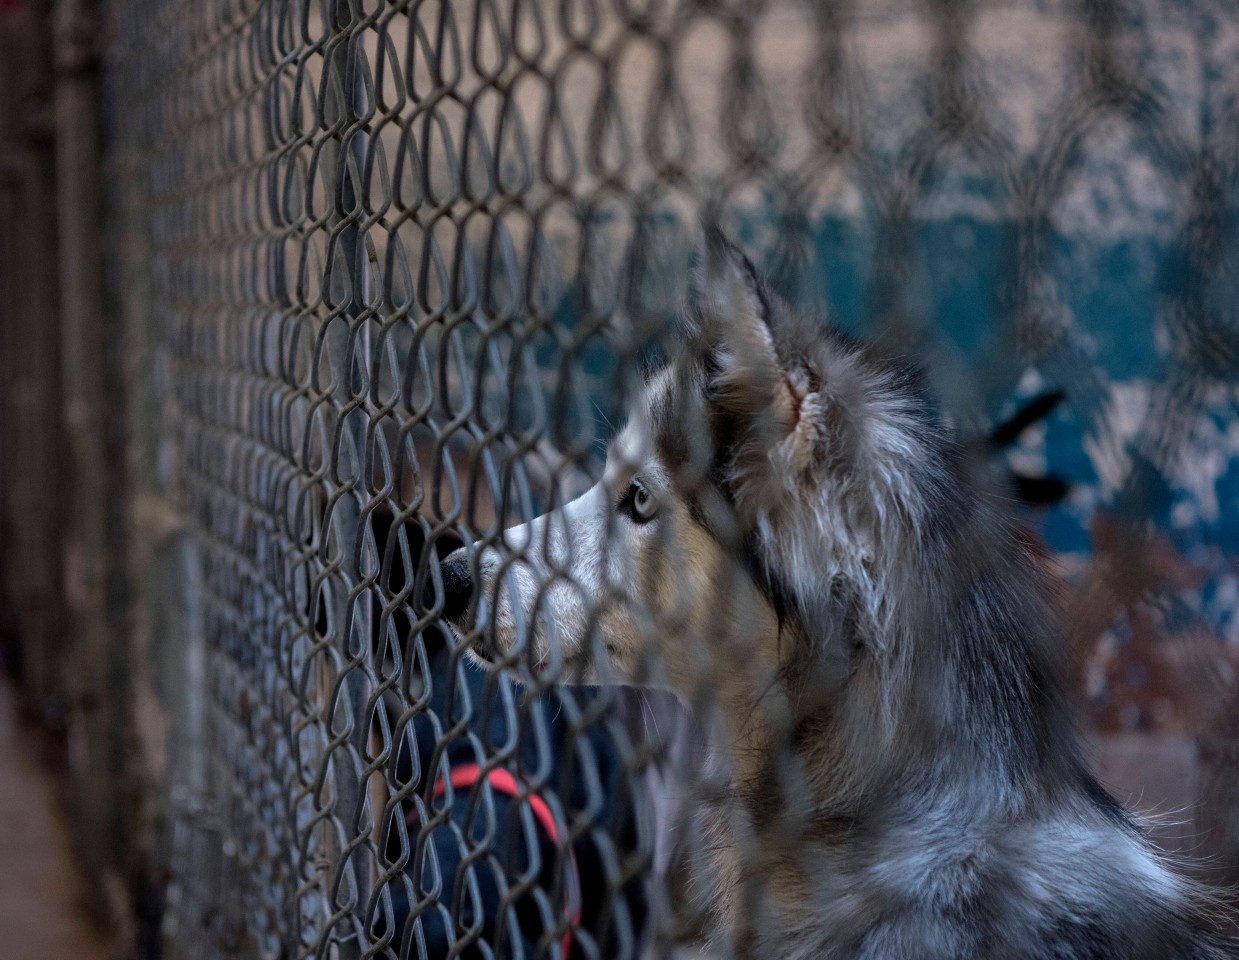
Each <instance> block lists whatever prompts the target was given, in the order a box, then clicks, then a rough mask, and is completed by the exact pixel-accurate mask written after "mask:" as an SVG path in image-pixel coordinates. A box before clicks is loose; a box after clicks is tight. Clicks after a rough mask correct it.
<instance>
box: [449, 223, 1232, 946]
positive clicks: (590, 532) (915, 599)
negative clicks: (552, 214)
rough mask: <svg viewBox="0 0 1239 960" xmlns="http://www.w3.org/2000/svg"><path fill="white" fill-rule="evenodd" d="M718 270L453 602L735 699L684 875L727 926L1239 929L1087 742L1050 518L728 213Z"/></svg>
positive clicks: (473, 568)
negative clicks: (1011, 493)
mask: <svg viewBox="0 0 1239 960" xmlns="http://www.w3.org/2000/svg"><path fill="white" fill-rule="evenodd" d="M695 286H696V294H695V298H694V300H695V302H694V303H692V304H691V305H690V307H689V309H688V310H687V317H686V322H685V329H684V331H683V336H682V338H681V339H680V343H679V346H678V348H677V350H676V352H675V353H674V355H673V356H672V357H671V359H670V361H669V362H668V364H667V365H666V367H665V368H664V369H662V370H661V371H660V372H659V373H658V374H656V375H655V376H654V377H653V378H652V379H651V380H650V381H649V383H648V384H647V386H646V388H645V390H644V393H643V394H642V396H641V398H640V402H639V403H638V404H637V405H636V409H635V410H634V411H633V413H632V415H631V417H630V420H629V423H628V424H627V426H626V427H625V429H624V430H623V431H622V433H621V434H620V435H619V437H617V438H616V440H615V441H614V442H613V444H612V447H611V450H610V456H609V458H608V464H607V468H606V472H605V475H604V477H603V479H602V480H601V482H600V483H599V484H598V485H597V486H595V487H594V488H593V489H592V490H590V491H589V492H588V493H586V494H584V495H583V496H582V497H580V498H578V499H577V500H575V501H573V502H571V503H569V504H567V505H566V506H564V507H562V508H561V509H559V510H556V511H553V512H552V513H551V514H548V515H546V516H544V517H540V518H538V519H537V520H534V521H533V522H531V523H529V524H526V525H525V526H523V527H518V528H515V529H513V530H509V531H507V532H505V534H504V535H503V538H502V542H501V543H498V544H495V543H491V544H489V545H486V544H483V545H479V546H476V547H471V548H468V549H466V550H462V551H458V552H457V553H456V554H454V555H453V556H452V557H450V558H448V560H447V561H446V562H445V564H444V567H443V582H444V584H445V586H446V593H447V598H448V607H449V610H448V613H449V616H450V618H451V619H452V620H453V621H454V625H455V626H456V627H457V628H458V629H459V630H460V631H462V632H464V633H466V634H468V635H469V636H471V638H472V639H473V640H474V642H475V649H476V650H477V651H478V652H479V653H480V654H481V655H483V656H484V657H485V658H487V659H488V660H492V661H498V662H499V663H501V664H504V665H508V666H512V665H517V664H524V665H525V666H526V667H527V668H532V669H534V670H543V669H554V670H564V671H573V670H575V671H576V672H577V676H578V677H580V678H581V679H583V680H585V681H587V682H603V683H651V682H663V683H665V684H667V685H668V686H670V687H671V688H672V689H673V690H675V691H676V692H677V693H679V694H680V696H681V697H682V699H684V700H685V701H686V702H688V703H692V704H695V705H702V704H709V705H712V707H713V709H714V713H713V714H712V715H711V716H712V717H713V718H714V719H711V720H709V721H708V722H711V723H715V725H716V726H719V725H721V727H722V730H723V740H724V741H725V743H726V744H727V746H728V748H729V749H728V750H727V754H728V761H729V766H728V770H729V773H728V783H729V787H730V789H729V791H728V792H727V795H726V796H725V797H723V798H722V799H721V800H720V801H719V802H718V803H716V804H713V805H707V806H706V807H705V808H704V811H703V812H699V813H698V814H697V820H698V826H699V827H701V828H702V829H703V830H704V831H705V833H706V840H707V842H706V843H704V844H703V845H701V846H700V847H694V848H692V849H690V850H689V853H688V857H687V860H686V863H687V871H688V875H689V884H688V893H687V896H688V897H689V898H690V899H691V901H692V904H693V906H694V907H695V908H696V910H697V912H698V913H700V914H702V915H703V916H705V917H706V929H707V930H708V932H709V936H710V937H711V939H712V940H713V943H714V947H715V949H717V950H718V951H719V952H720V953H722V954H739V955H745V956H752V957H756V958H763V960H764V958H772V960H773V958H778V960H784V958H809V957H821V958H974V957H987V958H988V957H993V958H1029V960H1032V958H1037V960H1042V958H1044V960H1049V958H1057V960H1067V958H1073V960H1075V958H1080V960H1083V958H1088V960H1100V958H1147V960H1153V958H1178V960H1188V958H1196V960H1203V958H1206V957H1208V958H1213V957H1222V956H1230V955H1231V954H1230V952H1229V948H1223V947H1222V946H1221V945H1220V944H1219V942H1217V941H1215V940H1213V939H1211V935H1210V934H1209V933H1208V932H1207V930H1208V927H1209V916H1208V914H1209V900H1208V898H1206V897H1205V896H1203V894H1202V892H1201V891H1200V890H1199V889H1198V888H1197V887H1195V886H1193V885H1192V884H1191V883H1189V882H1188V881H1186V880H1185V879H1183V878H1181V877H1180V876H1178V875H1177V874H1176V873H1175V872H1173V871H1172V870H1171V869H1169V868H1168V866H1167V865H1166V864H1165V863H1164V862H1163V861H1162V860H1161V859H1160V858H1159V856H1158V855H1156V854H1155V853H1154V851H1153V850H1152V849H1151V848H1150V847H1149V845H1148V844H1147V843H1146V842H1145V840H1144V839H1143V837H1142V836H1141V833H1140V831H1139V830H1138V828H1137V826H1135V825H1134V824H1133V822H1132V820H1131V819H1130V818H1129V817H1128V815H1127V814H1126V813H1125V812H1124V811H1123V810H1122V809H1121V808H1120V806H1119V805H1118V804H1117V803H1116V802H1115V801H1113V800H1112V799H1111V798H1110V797H1109V796H1108V795H1107V794H1106V793H1105V791H1104V790H1103V789H1102V788H1101V787H1100V786H1098V784H1097V783H1096V782H1095V781H1094V780H1093V778H1092V777H1091V776H1090V774H1089V772H1088V770H1087V769H1086V767H1085V765H1084V763H1083V762H1082V760H1081V758H1080V752H1079V748H1078V746H1077V743H1076V738H1075V735H1074V733H1073V730H1072V727H1071V724H1070V722H1069V718H1068V713H1067V709H1066V707H1065V706H1064V704H1063V702H1062V698H1061V696H1060V688H1059V681H1058V679H1057V668H1056V665H1055V657H1054V651H1055V646H1056V644H1057V642H1058V636H1057V634H1056V633H1055V632H1054V629H1053V627H1052V620H1053V618H1052V617H1051V615H1050V613H1049V611H1048V607H1047V603H1046V598H1045V597H1044V596H1043V594H1042V587H1040V586H1039V579H1038V571H1037V568H1036V564H1035V563H1034V559H1033V556H1032V552H1031V550H1030V547H1029V545H1028V544H1027V543H1025V542H1023V541H1022V539H1021V536H1020V533H1019V530H1018V528H1017V526H1016V525H1015V524H1014V523H1013V521H1012V520H1011V518H1010V517H1009V516H1008V515H1007V510H1006V508H1005V506H1004V500H1003V498H1002V497H1001V496H1000V495H999V493H995V492H994V491H993V490H992V489H991V488H992V486H993V483H992V482H991V479H990V475H989V473H988V471H987V469H986V467H985V465H984V462H983V458H981V457H979V456H978V457H973V456H971V455H969V453H968V450H967V448H966V445H964V444H961V443H960V442H958V441H957V440H956V439H955V438H954V437H953V436H952V433H951V431H949V430H948V429H947V428H946V427H944V426H943V425H941V424H940V423H939V422H937V420H936V418H935V417H934V416H933V415H932V413H931V412H930V410H929V407H928V404H927V402H926V400H925V396H924V391H923V389H922V387H921V386H920V383H919V380H918V377H917V376H916V374H915V373H914V371H912V370H911V369H910V368H909V367H906V366H904V365H901V364H900V363H897V362H892V361H891V360H890V359H889V358H887V357H885V356H880V355H878V353H877V352H876V351H875V350H874V349H872V348H869V347H866V346H864V345H862V344H860V343H857V342H854V341H853V340H851V339H849V338H847V337H845V336H843V335H841V334H839V333H838V332H836V331H833V330H831V329H830V328H829V327H828V326H826V325H825V324H824V323H822V322H821V321H820V320H819V319H818V318H814V317H808V316H803V315H800V314H797V313H796V312H794V311H793V310H791V309H790V308H789V307H788V306H787V305H786V304H784V303H782V302H781V301H780V300H779V299H778V298H777V297H776V296H775V295H773V294H772V293H771V292H770V291H769V290H768V289H767V287H766V285H765V284H764V283H763V281H762V280H761V278H760V277H759V276H758V275H757V274H756V272H755V271H754V269H753V267H752V266H751V265H750V264H749V263H748V261H747V260H746V259H745V258H744V257H743V256H742V255H741V254H740V253H739V252H738V251H737V250H736V249H735V248H734V247H733V246H732V245H731V244H730V243H729V242H728V241H726V240H725V239H724V238H723V237H722V236H721V235H720V234H718V233H717V232H708V234H707V240H706V242H705V244H704V246H703V250H702V253H701V264H700V266H699V269H698V276H697V281H696V285H695ZM470 597H471V598H473V601H472V602H469V603H468V604H467V609H466V600H467V599H468V598H470ZM475 624H481V625H480V626H478V627H476V628H474V625H475ZM686 909H687V908H686Z"/></svg>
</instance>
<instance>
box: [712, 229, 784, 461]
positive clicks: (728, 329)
mask: <svg viewBox="0 0 1239 960" xmlns="http://www.w3.org/2000/svg"><path fill="white" fill-rule="evenodd" d="M695 286H696V310H695V311H694V315H693V317H692V318H691V319H692V323H691V324H690V327H689V331H688V334H689V337H690V340H692V341H693V346H694V347H695V348H696V350H697V351H698V352H699V353H700V354H701V356H702V358H703V359H704V361H705V364H706V368H707V370H708V372H709V377H710V394H711V398H712V400H713V401H714V403H715V404H716V405H717V406H719V407H721V408H722V412H725V413H727V414H728V415H730V416H733V417H736V418H738V419H739V420H740V422H741V423H743V424H744V425H745V426H747V427H749V428H750V429H752V428H754V427H761V428H764V429H763V432H768V435H769V437H770V439H772V440H778V439H780V437H781V435H785V434H786V431H788V430H790V429H791V428H792V427H793V426H794V425H795V424H796V421H797V419H798V414H799V412H798V405H799V399H800V397H799V396H798V395H797V392H796V391H794V390H793V389H792V386H793V385H792V380H791V379H790V378H789V377H788V375H787V372H786V371H785V370H784V365H783V363H782V362H781V361H780V359H779V351H778V344H777V340H776V336H777V328H776V326H775V325H774V322H773V321H774V317H773V314H772V306H773V305H774V303H775V298H774V294H772V293H771V292H770V291H769V290H768V289H767V287H766V285H765V282H764V281H763V280H762V279H761V277H760V275H759V274H758V273H757V270H756V268H755V267H754V266H753V264H752V263H750V262H749V260H748V258H747V257H745V255H744V254H743V253H741V252H740V250H739V248H737V247H736V246H735V245H734V244H733V243H732V242H731V241H730V240H728V239H727V238H726V237H725V236H724V235H723V233H722V232H721V231H720V230H718V229H717V228H716V227H709V228H707V229H706V230H705V233H704V236H703V238H702V242H701V247H700V249H699V250H698V255H697V271H696V276H695Z"/></svg>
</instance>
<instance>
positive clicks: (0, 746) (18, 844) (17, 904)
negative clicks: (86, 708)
mask: <svg viewBox="0 0 1239 960" xmlns="http://www.w3.org/2000/svg"><path fill="white" fill-rule="evenodd" d="M14 699H15V698H14V694H13V690H12V688H11V687H10V686H9V685H8V683H7V682H6V681H4V680H2V679H0V956H3V957H4V958H5V960H61V958H64V960H70V958H72V960H111V958H112V957H113V953H112V951H111V950H110V949H109V947H108V944H107V940H106V938H105V937H104V936H103V935H102V934H101V933H100V932H99V931H98V930H96V929H95V928H94V927H93V926H92V925H91V923H90V922H89V921H87V920H86V919H85V917H84V916H83V914H82V911H81V908H80V898H81V896H82V895H83V893H84V885H83V881H82V879H81V878H80V876H79V875H78V873H77V871H76V868H75V865H74V863H73V859H72V853H71V847H70V842H69V835H68V831H67V830H66V828H65V825H64V823H63V822H62V820H61V819H60V814H59V808H58V806H57V804H56V802H55V794H54V791H55V784H54V782H53V780H52V779H51V777H50V776H49V775H48V774H47V772H46V771H45V770H44V769H43V768H42V767H41V766H40V765H39V763H38V760H37V758H36V757H35V755H34V752H35V751H34V742H33V741H32V739H31V737H30V735H29V734H27V733H26V732H25V731H23V729H22V727H21V726H20V724H19V722H18V719H17V716H16V709H15V704H14Z"/></svg>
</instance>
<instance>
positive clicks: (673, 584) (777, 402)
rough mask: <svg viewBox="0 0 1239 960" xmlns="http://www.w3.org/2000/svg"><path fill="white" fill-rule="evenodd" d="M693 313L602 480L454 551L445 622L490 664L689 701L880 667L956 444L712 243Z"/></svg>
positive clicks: (827, 332)
mask: <svg viewBox="0 0 1239 960" xmlns="http://www.w3.org/2000/svg"><path fill="white" fill-rule="evenodd" d="M686 314H687V315H686V317H685V322H684V326H683V328H682V330H681V336H680V338H679V342H678V343H677V344H676V346H675V348H674V350H672V356H671V358H670V359H669V361H668V363H667V364H666V365H665V366H664V367H663V368H662V369H661V370H660V371H659V372H658V373H656V374H655V375H654V376H653V377H652V378H651V379H650V380H649V381H648V382H647V383H646V384H645V387H644V390H643V391H642V393H641V394H640V396H639V398H638V400H637V402H636V403H635V405H634V407H635V408H634V409H632V410H631V411H630V414H629V419H628V422H627V424H626V425H625V427H624V429H623V430H622V431H621V432H620V433H619V435H618V436H617V437H615V439H614V440H613V441H612V443H611V445H610V448H609V451H608V458H607V464H606V468H605V472H604V475H603V477H602V479H601V480H600V481H599V482H598V483H597V484H596V485H595V486H594V487H593V488H592V489H590V490H589V491H588V492H587V493H585V494H584V495H582V496H581V497H579V498H577V499H576V500H573V501H572V502H570V503H568V504H566V505H565V506H563V507H562V508H560V509H557V510H554V511H552V512H550V513H548V514H546V515H544V516H542V517H539V518H538V519H536V520H534V521H533V522H531V523H527V524H524V525H523V526H519V527H515V528H513V529H510V530H508V531H506V532H504V534H503V536H502V542H501V543H499V544H495V545H491V546H486V547H484V548H477V547H474V548H465V549H462V550H458V551H456V552H455V553H454V554H452V555H451V556H450V557H448V558H447V560H446V561H445V563H444V565H443V568H442V577H443V583H444V588H445V595H446V607H447V609H446V615H447V618H448V620H449V621H450V622H451V623H452V624H453V626H454V627H455V628H456V629H457V630H458V631H460V632H462V633H465V634H470V635H471V636H472V637H473V639H474V642H475V644H474V649H475V650H476V651H477V652H478V653H479V654H480V655H481V656H483V657H484V658H486V659H488V660H492V661H496V662H499V663H507V664H514V663H516V662H518V661H520V662H523V663H525V664H526V665H527V666H530V667H533V668H534V669H535V670H537V669H553V670H559V669H560V668H561V667H562V668H563V669H564V672H563V674H562V675H563V676H565V677H566V678H571V677H573V676H575V677H576V678H578V679H581V680H584V681H587V682H621V683H623V682H639V683H649V682H664V683H667V684H669V685H670V686H671V687H672V688H674V689H676V690H677V691H679V692H680V693H682V694H684V695H686V696H691V695H692V694H693V693H694V692H695V691H697V690H699V689H700V688H701V686H702V684H709V685H715V684H718V683H720V682H723V681H724V680H726V679H727V677H726V676H725V675H726V674H727V673H729V672H730V673H737V672H739V673H744V674H745V675H746V676H749V677H778V676H784V675H787V674H788V673H789V671H791V670H792V669H797V670H801V671H803V669H804V668H805V667H806V665H809V664H814V665H816V666H817V667H819V668H821V670H824V671H825V672H826V674H827V675H829V676H833V677H836V678H840V679H842V678H846V677H847V676H849V675H850V674H851V673H852V672H853V671H854V670H855V669H856V667H857V661H858V659H862V658H863V657H864V655H865V652H866V651H870V652H872V653H873V654H874V656H875V658H876V659H877V660H886V661H889V660H890V658H891V657H892V656H893V655H894V651H893V650H891V649H890V647H891V645H892V639H891V638H892V634H891V629H890V627H891V620H892V618H893V617H894V616H895V615H896V611H895V610H894V608H893V598H894V597H896V596H898V595H900V594H901V593H902V591H901V590H897V589H893V586H894V585H893V583H892V579H893V578H896V577H899V576H900V575H901V574H900V569H901V565H904V564H907V563H908V562H910V560H911V554H912V553H913V552H914V551H915V550H916V539H917V536H918V531H919V530H920V529H921V528H922V527H923V523H922V517H921V514H922V513H923V507H924V503H925V499H926V496H927V493H926V489H927V486H926V484H925V483H924V482H923V480H924V477H925V475H926V472H927V471H930V472H932V471H933V470H935V469H939V468H940V462H941V460H942V458H943V457H944V456H945V455H946V453H945V452H946V451H947V450H948V446H947V444H946V443H944V442H943V439H942V436H941V434H940V432H939V431H938V429H937V428H936V427H935V426H933V424H932V422H931V419H930V417H929V416H928V414H927V413H926V409H925V404H924V402H923V399H922V395H921V393H920V391H919V389H918V387H917V384H916V378H915V377H914V376H913V375H912V374H911V373H910V372H909V371H908V370H906V369H905V368H903V367H901V366H899V365H897V364H893V363H890V362H887V361H885V360H883V359H881V358H879V357H877V356H876V355H875V354H874V353H873V351H872V350H871V349H869V348H867V347H865V346H863V345H862V344H860V343H857V342H855V341H853V340H851V339H850V338H847V337H845V336H843V335H842V334H840V333H839V332H837V331H835V330H833V329H832V328H830V327H828V326H827V325H826V324H825V322H823V321H822V320H821V319H820V318H817V317H811V316H805V315H802V314H799V313H797V312H796V311H794V310H792V309H791V308H790V307H789V306H788V305H787V304H785V303H784V302H782V301H781V300H780V299H779V298H778V297H777V296H776V295H775V294H774V293H773V292H771V291H770V289H769V288H768V287H767V285H766V284H765V282H764V281H763V280H762V278H761V277H760V276H759V275H758V274H757V272H756V270H755V269H754V268H753V266H752V264H751V263H749V261H748V260H747V259H746V258H745V257H744V256H743V255H742V254H741V253H740V252H739V251H738V250H737V249H736V248H735V247H734V246H732V245H731V244H730V243H729V242H728V241H727V240H726V239H725V238H724V237H723V236H722V235H721V234H719V233H717V232H716V231H711V232H708V233H707V236H706V239H705V241H704V243H703V246H702V250H701V253H700V262H699V266H698V270H697V276H696V282H695V294H694V297H693V302H692V303H691V304H690V306H689V308H688V310H687V311H686ZM931 486H932V485H931ZM819 672H820V671H819Z"/></svg>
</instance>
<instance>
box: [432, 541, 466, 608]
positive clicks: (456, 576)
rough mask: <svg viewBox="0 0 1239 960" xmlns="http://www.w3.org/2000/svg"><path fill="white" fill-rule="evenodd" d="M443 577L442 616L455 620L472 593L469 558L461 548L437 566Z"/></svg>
mask: <svg viewBox="0 0 1239 960" xmlns="http://www.w3.org/2000/svg"><path fill="white" fill-rule="evenodd" d="M439 573H440V575H441V576H442V577H443V617H444V619H445V620H456V619H458V618H459V617H460V615H461V614H463V613H464V612H465V608H466V607H468V606H469V595H470V594H471V593H473V577H472V576H471V575H470V573H469V558H468V556H466V555H465V552H464V551H463V550H457V551H456V552H455V553H453V554H452V555H451V556H450V557H448V558H447V559H446V560H444V561H443V565H442V566H441V567H439Z"/></svg>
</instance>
